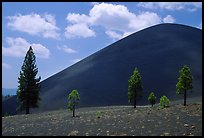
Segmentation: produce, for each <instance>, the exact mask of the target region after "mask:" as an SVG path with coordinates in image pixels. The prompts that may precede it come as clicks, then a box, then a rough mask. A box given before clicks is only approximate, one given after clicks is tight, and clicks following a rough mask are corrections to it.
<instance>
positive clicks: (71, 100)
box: [68, 89, 80, 117]
mask: <svg viewBox="0 0 204 138" xmlns="http://www.w3.org/2000/svg"><path fill="white" fill-rule="evenodd" d="M79 100H80V96H79V93H78V91H77V90H76V89H75V90H72V92H71V93H70V94H69V95H68V109H69V110H71V111H73V117H75V108H76V106H77V105H78V104H79Z"/></svg>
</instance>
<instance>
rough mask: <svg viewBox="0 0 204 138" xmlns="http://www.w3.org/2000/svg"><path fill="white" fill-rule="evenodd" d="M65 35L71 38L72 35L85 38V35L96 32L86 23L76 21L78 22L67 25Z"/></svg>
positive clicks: (91, 34)
mask: <svg viewBox="0 0 204 138" xmlns="http://www.w3.org/2000/svg"><path fill="white" fill-rule="evenodd" d="M65 36H66V37H67V38H72V37H83V38H87V37H93V36H96V34H95V32H94V31H93V30H91V29H90V28H89V27H88V26H87V25H86V24H83V23H78V24H74V25H70V26H67V28H66V32H65Z"/></svg>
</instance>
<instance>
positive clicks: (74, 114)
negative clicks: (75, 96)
mask: <svg viewBox="0 0 204 138" xmlns="http://www.w3.org/2000/svg"><path fill="white" fill-rule="evenodd" d="M73 117H75V105H73Z"/></svg>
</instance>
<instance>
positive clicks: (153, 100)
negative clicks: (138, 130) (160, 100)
mask: <svg viewBox="0 0 204 138" xmlns="http://www.w3.org/2000/svg"><path fill="white" fill-rule="evenodd" d="M148 101H149V103H150V104H151V105H152V106H153V105H154V104H155V103H156V96H155V95H154V92H151V93H150V94H149V97H148Z"/></svg>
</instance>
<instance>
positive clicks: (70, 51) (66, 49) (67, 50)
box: [57, 45, 77, 54]
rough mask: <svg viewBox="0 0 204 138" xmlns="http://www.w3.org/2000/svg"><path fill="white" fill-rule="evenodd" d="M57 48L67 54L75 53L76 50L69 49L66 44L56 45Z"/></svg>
mask: <svg viewBox="0 0 204 138" xmlns="http://www.w3.org/2000/svg"><path fill="white" fill-rule="evenodd" d="M57 49H58V50H62V51H64V52H66V53H68V54H72V53H77V51H76V50H74V49H71V48H69V47H68V46H66V45H63V46H62V47H59V46H57Z"/></svg>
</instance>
